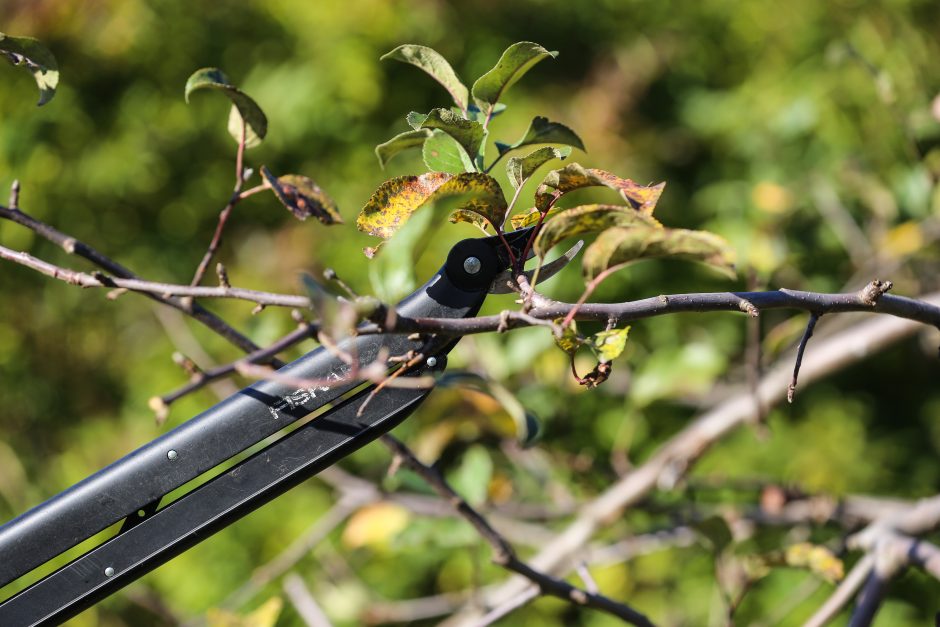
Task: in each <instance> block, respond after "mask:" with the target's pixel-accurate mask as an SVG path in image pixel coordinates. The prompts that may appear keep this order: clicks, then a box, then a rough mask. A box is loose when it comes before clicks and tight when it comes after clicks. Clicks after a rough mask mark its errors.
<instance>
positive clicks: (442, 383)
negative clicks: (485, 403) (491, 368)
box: [437, 370, 539, 446]
mask: <svg viewBox="0 0 940 627" xmlns="http://www.w3.org/2000/svg"><path fill="white" fill-rule="evenodd" d="M437 385H438V387H464V388H471V389H474V390H477V391H478V392H483V393H484V394H486V395H488V396H490V397H492V398H493V399H495V400H496V401H497V402H498V403H499V404H500V405H501V406H502V407H503V409H505V410H506V413H507V414H509V416H510V418H512V420H513V423H515V425H516V440H517V441H518V442H519V443H520V444H522V445H523V446H529V445H531V444H533V443H534V442H535V440H536V439H537V438H538V436H539V422H538V419H537V418H536V417H535V416H534V415H533V414H531V413H529V412H528V411H526V409H525V407H523V406H522V403H520V402H519V399H518V398H516V396H515V394H513V393H512V392H510V391H509V390H508V389H507V388H506V387H505V386H503V385H502V384H501V383H499V382H498V381H496V380H494V379H491V378H489V377H483V376H481V375H479V374H477V373H475V372H468V371H464V370H452V371H448V372H447V373H445V374H444V375H442V376H441V377H440V378H439V379H438V381H437Z"/></svg>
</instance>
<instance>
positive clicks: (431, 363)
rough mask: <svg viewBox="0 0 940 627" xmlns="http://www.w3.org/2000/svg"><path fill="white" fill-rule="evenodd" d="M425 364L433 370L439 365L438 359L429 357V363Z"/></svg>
mask: <svg viewBox="0 0 940 627" xmlns="http://www.w3.org/2000/svg"><path fill="white" fill-rule="evenodd" d="M424 363H426V364H427V365H428V368H433V367H434V366H436V365H437V357H428V359H427V361H425V362H424Z"/></svg>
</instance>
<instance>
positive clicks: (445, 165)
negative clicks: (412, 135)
mask: <svg viewBox="0 0 940 627" xmlns="http://www.w3.org/2000/svg"><path fill="white" fill-rule="evenodd" d="M421 130H422V131H423V132H427V129H421ZM415 132H417V131H415ZM421 155H422V156H423V157H424V164H425V165H426V166H428V169H430V170H432V171H434V172H447V173H449V174H460V173H462V172H474V171H476V168H475V167H474V166H473V161H472V160H471V159H470V157H469V156H468V155H467V152H466V151H465V150H464V149H463V148H462V147H461V146H460V144H458V143H457V140H456V139H454V138H453V137H451V136H450V135H448V134H447V133H445V132H444V131H442V130H440V129H434V132H433V133H432V134H431V136H430V137H429V138H428V139H427V141H425V142H424V147H423V148H422V149H421Z"/></svg>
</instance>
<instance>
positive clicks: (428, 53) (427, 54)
mask: <svg viewBox="0 0 940 627" xmlns="http://www.w3.org/2000/svg"><path fill="white" fill-rule="evenodd" d="M381 59H382V60H383V61H384V60H385V59H394V60H396V61H401V62H402V63H410V64H411V65H414V66H415V67H418V68H421V69H422V70H424V71H425V72H427V73H428V74H429V75H430V76H431V78H433V79H434V80H436V81H437V82H438V83H440V84H441V85H442V86H443V87H444V89H446V90H447V92H448V93H449V94H450V96H451V98H453V99H454V103H455V104H456V105H457V106H458V107H460V108H461V110H463V111H466V110H467V104H468V101H469V92H468V90H467V87H466V86H465V85H464V84H463V83H462V82H460V79H459V78H457V74H456V72H454V68H452V67H451V66H450V63H448V62H447V59H445V58H444V57H443V56H441V54H440V53H439V52H437V51H436V50H434V49H433V48H428V47H427V46H419V45H415V44H405V45H403V46H398V47H397V48H395V49H394V50H392V51H391V52H388V53H386V54H384V55H382V57H381Z"/></svg>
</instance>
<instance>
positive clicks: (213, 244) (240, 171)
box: [189, 119, 248, 286]
mask: <svg viewBox="0 0 940 627" xmlns="http://www.w3.org/2000/svg"><path fill="white" fill-rule="evenodd" d="M247 138H248V123H247V122H245V120H244V119H243V120H242V132H241V137H240V138H239V141H238V151H237V152H236V154H235V189H234V190H232V195H231V196H230V197H229V200H228V204H226V205H225V208H224V209H222V211H221V212H220V213H219V222H218V223H217V224H216V226H215V233H213V235H212V241H210V242H209V248H207V249H206V252H205V254H204V255H203V256H202V260H201V261H200V262H199V265H198V266H197V267H196V272H195V274H193V280H192V281H190V283H189V284H190V285H193V286H196V285H199V283H200V281H202V277H203V276H205V274H206V270H208V269H209V264H210V263H211V262H212V257H213V256H215V253H216V251H217V250H218V249H219V246H220V245H221V244H222V233H223V232H224V231H225V225H226V224H227V223H228V218H229V216H230V215H231V214H232V209H234V208H235V205H237V204H238V202H239V201H240V200H241V199H242V196H241V191H242V186H243V185H244V183H245V170H244V165H243V163H244V159H245V143H246V140H247Z"/></svg>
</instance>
